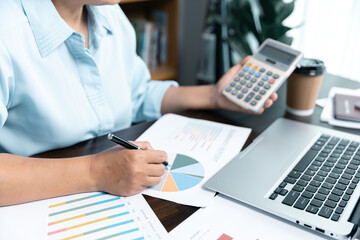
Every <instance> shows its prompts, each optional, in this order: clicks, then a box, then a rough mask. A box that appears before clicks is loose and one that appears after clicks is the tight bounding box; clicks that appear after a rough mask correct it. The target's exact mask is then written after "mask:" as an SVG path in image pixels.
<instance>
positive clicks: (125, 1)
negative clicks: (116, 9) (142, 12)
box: [120, 0, 151, 4]
mask: <svg viewBox="0 0 360 240" xmlns="http://www.w3.org/2000/svg"><path fill="white" fill-rule="evenodd" d="M149 1H151V0H121V1H120V4H123V3H135V2H149Z"/></svg>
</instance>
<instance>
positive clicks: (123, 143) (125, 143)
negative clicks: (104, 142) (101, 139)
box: [108, 133, 169, 167]
mask: <svg viewBox="0 0 360 240" xmlns="http://www.w3.org/2000/svg"><path fill="white" fill-rule="evenodd" d="M108 139H109V140H110V141H112V142H114V143H116V144H119V145H121V146H123V147H124V148H127V149H137V150H144V149H142V148H141V147H139V146H137V145H135V144H133V143H131V142H129V141H126V140H125V139H122V138H120V137H118V136H115V135H114V134H112V133H109V134H108ZM162 164H163V165H164V166H165V167H166V166H168V165H169V163H168V162H165V161H164V162H162Z"/></svg>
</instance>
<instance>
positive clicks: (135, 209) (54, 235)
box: [47, 193, 164, 240]
mask: <svg viewBox="0 0 360 240" xmlns="http://www.w3.org/2000/svg"><path fill="white" fill-rule="evenodd" d="M157 222H158V224H160V225H161V223H160V222H159V221H158V219H157V218H156V216H155V215H154V213H153V212H152V210H151V209H150V207H149V206H148V205H147V203H146V201H145V200H144V198H143V197H142V196H141V195H137V196H135V197H129V198H125V197H124V198H123V197H118V196H113V195H110V194H106V193H87V194H77V195H72V196H68V197H63V198H60V199H55V200H53V201H51V204H50V205H49V215H48V232H47V235H48V240H53V239H63V240H65V239H66V240H67V239H99V240H100V239H101V240H105V239H113V238H116V237H117V238H121V239H136V240H140V239H161V237H162V234H163V233H164V231H163V229H162V228H163V227H162V226H160V225H158V224H156V223H157ZM157 226H158V227H157Z"/></svg>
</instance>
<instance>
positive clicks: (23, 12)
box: [0, 0, 277, 206]
mask: <svg viewBox="0 0 360 240" xmlns="http://www.w3.org/2000/svg"><path fill="white" fill-rule="evenodd" d="M118 2H119V1H118V0H53V1H50V0H0V6H1V8H0V23H1V24H0V206H4V205H10V204H17V203H22V202H26V201H33V200H38V199H43V198H49V197H54V196H60V195H66V194H73V193H80V192H87V191H105V192H109V193H112V194H117V195H125V196H127V195H133V194H136V193H139V192H141V191H142V190H144V189H145V188H147V187H149V186H152V185H156V184H158V183H159V182H160V179H161V176H162V175H163V174H164V171H165V170H164V166H163V164H161V163H162V162H163V161H166V158H167V157H166V154H165V153H164V152H163V151H156V150H154V149H152V147H151V145H150V144H149V143H146V142H136V144H137V145H139V146H140V147H141V148H143V149H146V150H147V151H135V150H123V149H122V148H118V147H116V148H112V149H110V150H108V151H105V152H102V153H99V154H95V155H88V156H82V157H75V158H65V159H61V160H60V159H37V158H30V157H28V156H31V155H33V154H35V153H39V152H43V151H46V150H50V149H54V148H60V147H65V146H70V145H72V144H75V143H77V142H80V141H83V140H86V139H90V138H93V137H96V136H100V135H104V134H106V133H108V132H112V131H116V130H119V129H122V128H126V127H129V126H130V124H131V123H132V122H136V121H141V120H150V119H155V118H158V117H159V116H161V114H165V113H169V112H178V111H183V110H186V109H226V110H230V111H240V112H245V110H244V109H242V108H240V107H238V106H237V105H235V104H233V103H231V102H230V101H228V100H227V99H226V98H224V97H223V96H222V94H221V91H222V90H223V89H224V87H225V86H226V85H227V84H228V83H229V81H231V79H232V78H233V76H234V75H235V74H236V73H237V72H238V71H239V69H240V68H241V66H242V65H243V64H244V63H245V62H246V59H245V60H243V61H242V62H241V63H239V64H238V65H236V66H234V67H233V68H232V69H231V70H230V71H229V72H228V73H226V74H225V75H224V76H223V77H222V79H220V80H219V82H218V84H217V85H211V86H194V87H178V86H177V84H176V83H175V82H172V81H165V82H155V81H150V74H149V71H148V70H147V68H146V66H145V64H144V63H143V61H142V60H141V59H140V58H139V57H138V56H137V55H136V51H135V33H134V30H133V28H132V26H131V24H130V23H129V21H128V20H127V19H126V17H125V15H124V13H123V12H122V11H121V9H120V7H119V6H118V4H117V3H118ZM276 98H277V95H276V94H273V95H272V96H271V98H270V99H269V100H268V101H267V102H266V104H265V106H264V107H265V108H267V107H270V106H271V105H272V103H273V101H275V100H276ZM263 110H264V109H261V110H260V112H259V113H262V111H263ZM5 193H6V194H5Z"/></svg>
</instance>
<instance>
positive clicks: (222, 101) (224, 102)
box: [214, 56, 278, 114]
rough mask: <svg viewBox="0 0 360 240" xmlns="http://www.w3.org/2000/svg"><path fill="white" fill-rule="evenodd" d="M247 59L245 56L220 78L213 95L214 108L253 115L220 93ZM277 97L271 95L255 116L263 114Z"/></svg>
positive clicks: (275, 94) (274, 94)
mask: <svg viewBox="0 0 360 240" xmlns="http://www.w3.org/2000/svg"><path fill="white" fill-rule="evenodd" d="M249 59H250V56H247V57H246V58H244V59H243V60H242V61H241V62H239V63H238V64H236V65H235V66H233V67H232V68H231V69H230V70H229V71H228V72H226V73H225V74H224V76H222V78H221V79H220V80H219V81H218V83H217V84H216V87H215V93H214V95H215V105H216V108H218V109H224V110H228V111H234V112H244V113H252V114H254V112H250V111H248V110H246V109H244V108H242V107H240V106H238V105H236V104H235V103H233V102H232V101H230V100H229V99H227V98H226V97H224V95H223V94H222V91H223V90H224V89H225V88H226V86H228V85H229V83H230V82H231V81H232V80H233V79H234V77H235V75H236V74H237V73H238V72H239V71H240V70H241V68H242V67H243V66H244V65H245V64H246V62H247V61H248V60H249ZM277 97H278V95H277V93H273V94H272V95H271V96H270V98H269V99H268V100H267V101H266V102H265V104H264V107H263V108H261V109H260V110H259V111H258V112H257V113H255V114H261V113H263V112H264V110H265V108H269V107H270V106H271V105H272V104H273V102H274V101H276V99H277Z"/></svg>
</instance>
